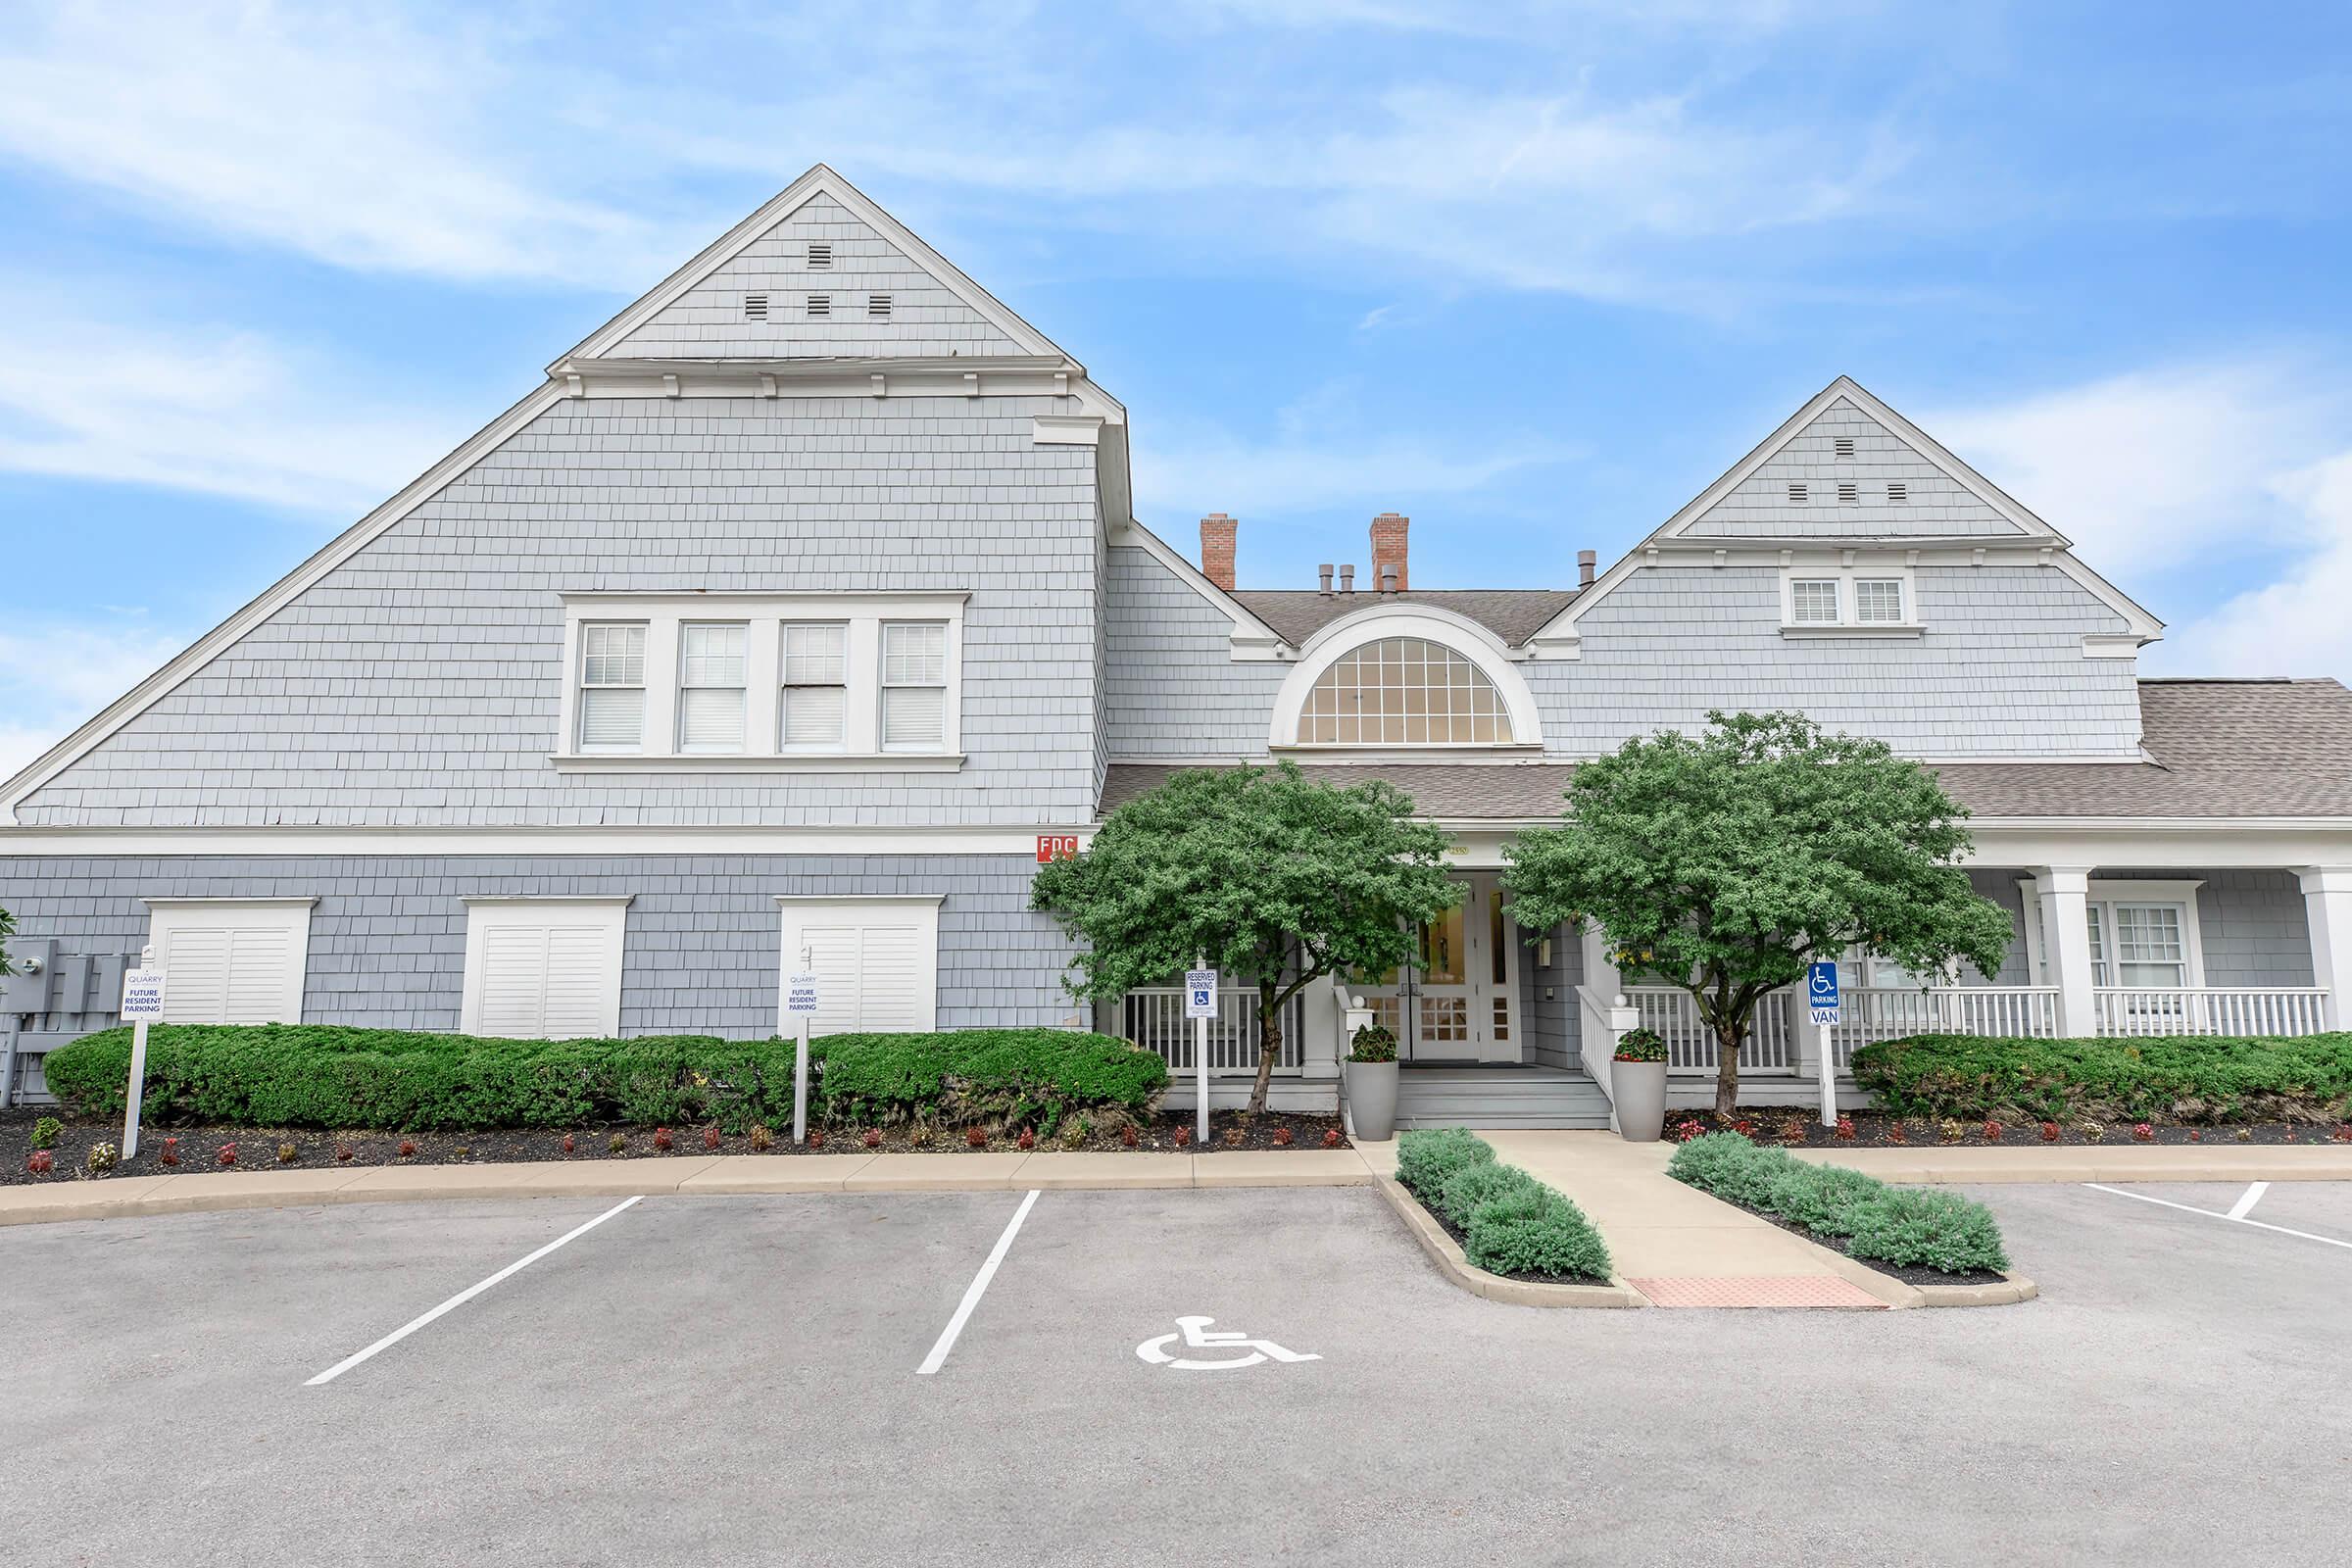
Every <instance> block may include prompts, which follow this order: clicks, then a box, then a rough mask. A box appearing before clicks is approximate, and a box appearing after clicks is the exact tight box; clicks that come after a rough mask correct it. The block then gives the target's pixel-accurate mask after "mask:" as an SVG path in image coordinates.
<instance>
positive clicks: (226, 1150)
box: [219, 1144, 237, 1165]
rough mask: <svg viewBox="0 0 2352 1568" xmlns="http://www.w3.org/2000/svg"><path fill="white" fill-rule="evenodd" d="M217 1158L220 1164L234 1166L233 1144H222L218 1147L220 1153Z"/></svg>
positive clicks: (235, 1148)
mask: <svg viewBox="0 0 2352 1568" xmlns="http://www.w3.org/2000/svg"><path fill="white" fill-rule="evenodd" d="M219 1157H220V1160H221V1164H223V1165H234V1164H235V1163H236V1162H237V1146H236V1145H234V1144H222V1145H221V1153H220V1156H219Z"/></svg>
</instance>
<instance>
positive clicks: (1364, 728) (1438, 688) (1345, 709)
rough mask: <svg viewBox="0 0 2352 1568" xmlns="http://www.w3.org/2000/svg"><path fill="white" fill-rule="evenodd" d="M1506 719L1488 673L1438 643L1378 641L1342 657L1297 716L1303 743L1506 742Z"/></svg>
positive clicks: (1508, 733) (1508, 734)
mask: <svg viewBox="0 0 2352 1568" xmlns="http://www.w3.org/2000/svg"><path fill="white" fill-rule="evenodd" d="M1513 738H1514V737H1513V736H1512V734H1511V715H1510V711H1509V710H1508V709H1507V708H1505V707H1504V705H1503V701H1502V694H1501V693H1499V692H1497V691H1496V690H1495V683H1494V682H1493V681H1491V680H1489V679H1488V678H1487V675H1486V672H1485V671H1484V670H1482V669H1480V668H1479V667H1478V666H1477V665H1476V664H1474V663H1472V662H1470V661H1469V660H1468V659H1466V658H1464V657H1463V656H1462V655H1460V654H1458V653H1455V652H1454V651H1453V650H1452V649H1450V648H1447V647H1446V645H1444V644H1443V643H1434V642H1429V641H1426V640H1425V639H1423V638H1419V637H1384V638H1382V639H1381V640H1380V641H1378V642H1371V643H1365V644H1363V645H1362V646H1361V647H1358V648H1351V649H1349V650H1348V652H1347V653H1345V654H1342V655H1341V656H1340V657H1339V659H1338V660H1337V661H1336V662H1333V664H1332V665H1331V667H1330V668H1329V669H1326V670H1325V671H1324V672H1323V673H1322V675H1321V676H1320V677H1319V678H1317V680H1316V681H1315V684H1314V686H1313V687H1312V688H1311V689H1310V690H1309V691H1308V692H1307V694H1306V703H1305V706H1304V707H1303V708H1302V709H1301V710H1300V711H1299V744H1300V745H1302V746H1472V745H1487V746H1495V745H1508V744H1510V742H1511V741H1512V739H1513Z"/></svg>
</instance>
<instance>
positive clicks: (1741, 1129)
mask: <svg viewBox="0 0 2352 1568" xmlns="http://www.w3.org/2000/svg"><path fill="white" fill-rule="evenodd" d="M1755 1130H1756V1124H1755V1123H1754V1122H1752V1121H1750V1120H1748V1119H1747V1118H1746V1117H1745V1116H1742V1117H1740V1119H1739V1120H1738V1121H1736V1122H1734V1123H1732V1131H1734V1132H1736V1133H1738V1134H1739V1135H1740V1137H1742V1138H1746V1137H1749V1136H1752V1135H1753V1134H1754V1132H1755Z"/></svg>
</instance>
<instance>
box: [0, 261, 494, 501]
mask: <svg viewBox="0 0 2352 1568" xmlns="http://www.w3.org/2000/svg"><path fill="white" fill-rule="evenodd" d="M7 292H8V294H9V296H10V298H11V299H12V300H14V301H16V302H18V303H19V304H20V305H21V306H22V307H23V308H22V309H14V310H11V311H10V312H8V313H5V314H0V468H9V469H15V470H18V471H22V472H27V473H44V474H56V475H65V476H71V477H75V478H87V479H100V480H107V481H111V482H118V483H130V484H149V485H158V486H163V487H167V488H171V489H179V490H191V491H199V492H203V493H207V494H212V495H221V496H233V497H236V498H239V499H242V500H248V501H259V502H263V503H266V504H268V505H270V506H276V507H285V508H290V509H294V510H298V511H305V512H317V513H323V514H335V515H358V514H359V513H360V512H363V511H366V510H367V509H368V508H369V507H372V506H374V505H375V504H376V503H377V502H379V501H381V500H382V499H383V498H384V497H385V496H386V495H389V494H390V493H391V492H392V491H393V490H395V489H397V488H398V487H399V486H400V485H402V484H404V483H406V482H407V481H408V480H409V479H411V478H413V477H415V476H416V475H417V473H419V472H421V471H423V469H424V468H425V467H426V466H428V465H429V464H431V463H432V462H433V461H434V460H435V459H437V458H438V457H440V455H441V454H442V453H443V452H445V451H447V450H448V449H449V448H451V447H452V446H454V445H456V444H457V441H458V440H459V439H460V438H461V437H462V435H463V434H464V431H463V430H462V429H461V428H459V427H458V426H459V425H461V424H462V423H463V420H464V416H463V415H455V414H452V413H449V412H442V413H439V414H434V415H426V414H421V413H416V412H410V411H402V410H398V409H387V408H383V407H380V406H377V405H374V404H372V403H370V402H369V401H368V399H367V398H366V397H365V396H364V394H363V393H362V392H361V391H360V390H359V389H358V388H357V386H355V385H354V384H353V381H354V378H352V377H350V376H348V375H337V374H336V373H335V372H334V371H333V370H332V369H331V368H329V367H326V366H323V365H319V364H317V363H314V362H312V361H310V360H308V359H306V358H305V357H303V356H300V355H297V354H294V353H291V352H289V351H288V350H286V349H284V348H283V347H282V346H280V345H277V344H274V343H271V342H270V341H269V340H267V339H265V338H262V337H260V336H258V335H256V334H252V333H247V332H236V331H227V330H214V331H208V330H204V329H202V328H180V329H170V328H163V327H158V326H155V325H152V324H142V325H141V326H140V327H138V328H137V329H135V330H133V329H130V328H127V327H124V326H122V325H120V324H117V323H113V322H108V321H101V320H94V319H88V318H87V317H84V316H80V315H78V314H77V313H76V312H75V310H74V308H73V305H72V303H71V302H61V301H60V300H59V299H58V297H57V295H56V291H54V290H43V289H38V288H35V287H33V286H32V285H29V284H25V283H23V282H18V283H15V284H13V285H12V286H10V287H9V288H8V289H7Z"/></svg>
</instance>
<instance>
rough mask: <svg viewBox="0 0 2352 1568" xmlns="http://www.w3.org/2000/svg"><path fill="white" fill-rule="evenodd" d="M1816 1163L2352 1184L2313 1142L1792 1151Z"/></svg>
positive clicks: (1951, 1178)
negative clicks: (2244, 1147) (2252, 1146)
mask: <svg viewBox="0 0 2352 1568" xmlns="http://www.w3.org/2000/svg"><path fill="white" fill-rule="evenodd" d="M1789 1153H1791V1154H1793V1155H1795V1156H1796V1157H1797V1158H1798V1159H1801V1160H1804V1161H1806V1162H1807V1163H1809V1164H1814V1165H1843V1166H1845V1167H1846V1168H1848V1169H1849V1170H1858V1171H1861V1172H1863V1173H1864V1174H1865V1175H1870V1176H1876V1177H1877V1178H1879V1180H1881V1181H1883V1182H1896V1183H1900V1184H1903V1185H1908V1186H1923V1187H1926V1186H1937V1185H1943V1184H1952V1185H1960V1184H1966V1185H1970V1186H1977V1185H1983V1186H1997V1185H2000V1184H2002V1183H2007V1182H2019V1183H2028V1182H2030V1183H2036V1184H2043V1185H2056V1184H2067V1183H2076V1182H2111V1183H2122V1182H2340V1181H2352V1146H2347V1145H2342V1144H2312V1145H2307V1146H2304V1147H2300V1148H2294V1149H2288V1148H2282V1147H2278V1146H2272V1147H2268V1148H2264V1149H2260V1150H2248V1151H2242V1152H2241V1151H2239V1150H2236V1149H2231V1148H2227V1147H2222V1148H2216V1147H2215V1146H2213V1145H2210V1144H2190V1145H2183V1144H2166V1145H2155V1146H2151V1145H2138V1144H2126V1145H2119V1146H2117V1147H2115V1148H2113V1149H2084V1148H2081V1147H2076V1148H2070V1149H2068V1150H2066V1151H2064V1152H2050V1151H2045V1150H2039V1149H2028V1148H2025V1147H2023V1146H2021V1147H2019V1148H2016V1149H2014V1150H2009V1149H1979V1148H1973V1147H1969V1146H1944V1145H1937V1146H1935V1147H1932V1148H1924V1149H1919V1150H1915V1151H1914V1150H1901V1149H1827V1148H1822V1149H1791V1150H1789Z"/></svg>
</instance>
